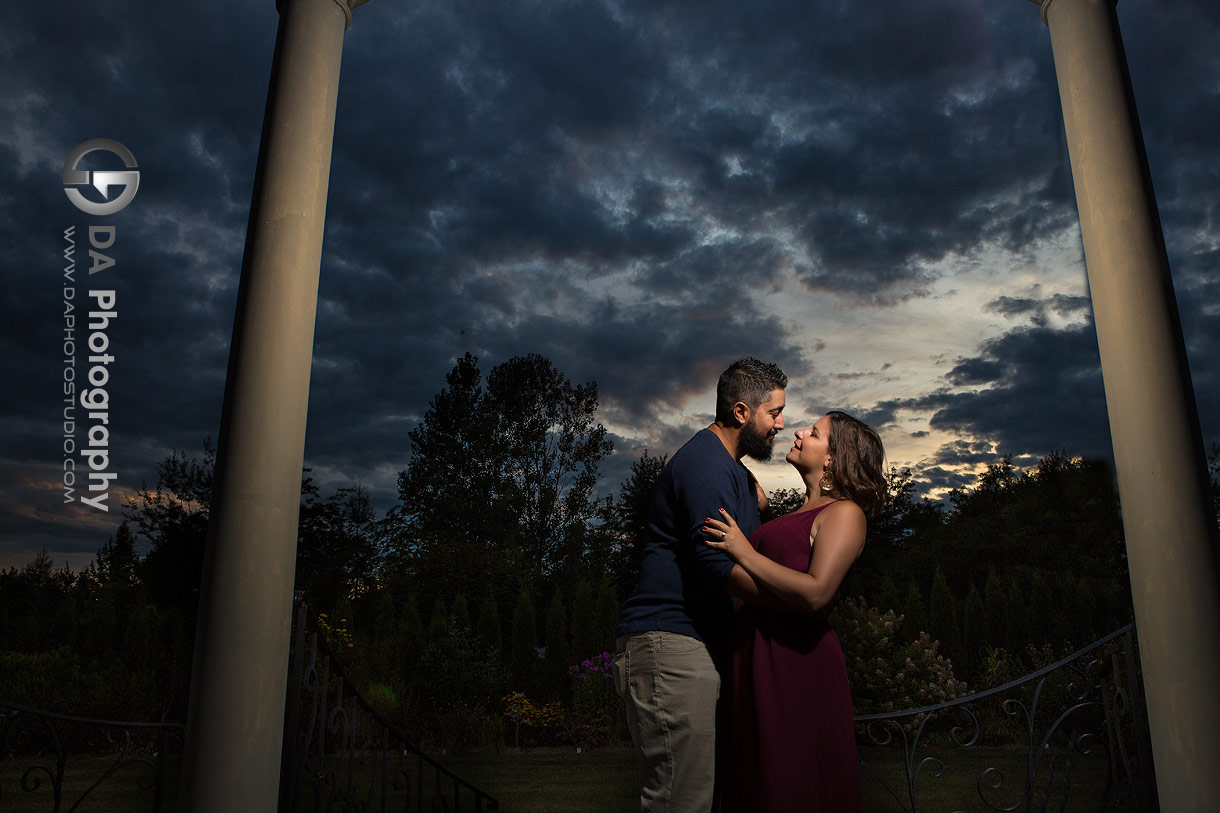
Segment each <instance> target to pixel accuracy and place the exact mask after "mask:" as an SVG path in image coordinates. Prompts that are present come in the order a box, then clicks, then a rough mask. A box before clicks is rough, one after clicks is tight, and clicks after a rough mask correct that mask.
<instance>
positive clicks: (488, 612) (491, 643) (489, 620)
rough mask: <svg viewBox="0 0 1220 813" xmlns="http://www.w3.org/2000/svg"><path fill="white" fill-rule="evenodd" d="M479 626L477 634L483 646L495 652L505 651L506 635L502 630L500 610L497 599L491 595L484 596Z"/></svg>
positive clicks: (480, 609) (480, 607) (480, 608)
mask: <svg viewBox="0 0 1220 813" xmlns="http://www.w3.org/2000/svg"><path fill="white" fill-rule="evenodd" d="M477 623H478V626H476V627H475V634H476V635H478V637H479V639H480V640H481V641H482V642H483V646H485V647H486V648H487V649H489V650H491V651H493V652H497V651H498V652H503V651H504V634H503V632H502V631H501V629H500V610H499V608H498V607H497V606H496V599H495V597H494V596H492V594H491V593H488V594H486V595H484V596H483V603H482V604H481V605H480V606H479V620H478V622H477Z"/></svg>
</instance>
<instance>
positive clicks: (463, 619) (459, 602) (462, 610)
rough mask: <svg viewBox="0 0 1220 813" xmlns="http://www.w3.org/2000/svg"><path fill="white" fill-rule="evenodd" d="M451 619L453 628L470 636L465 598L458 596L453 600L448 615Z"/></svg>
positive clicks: (468, 611) (468, 615)
mask: <svg viewBox="0 0 1220 813" xmlns="http://www.w3.org/2000/svg"><path fill="white" fill-rule="evenodd" d="M450 616H451V617H452V618H453V628H454V629H457V630H461V631H462V632H463V633H465V634H467V635H469V634H470V608H469V607H467V606H466V597H465V596H458V597H457V598H455V599H454V600H453V610H452V611H451V613H450Z"/></svg>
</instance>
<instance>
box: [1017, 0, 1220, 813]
mask: <svg viewBox="0 0 1220 813" xmlns="http://www.w3.org/2000/svg"><path fill="white" fill-rule="evenodd" d="M1036 1H1037V0H1035V2H1036ZM1114 3H1115V0H1045V2H1043V3H1042V4H1041V5H1042V19H1043V21H1044V22H1045V23H1046V24H1047V27H1048V28H1049V29H1050V36H1051V48H1052V50H1053V52H1054V57H1055V73H1056V74H1057V76H1058V80H1059V96H1060V100H1061V102H1062V104H1063V119H1064V124H1065V126H1066V130H1067V140H1068V150H1069V153H1070V156H1071V163H1072V177H1073V179H1074V181H1075V186H1076V203H1077V206H1078V208H1079V210H1080V229H1081V232H1082V234H1083V236H1084V254H1085V263H1086V265H1087V267H1088V274H1089V288H1090V290H1091V292H1092V298H1093V314H1094V317H1095V321H1096V324H1097V343H1098V346H1099V348H1100V350H1101V369H1102V377H1103V379H1104V381H1105V388H1106V404H1107V409H1108V411H1109V415H1110V432H1111V435H1112V439H1113V443H1114V460H1115V464H1116V468H1117V471H1118V488H1119V494H1120V497H1121V499H1122V512H1123V527H1124V530H1125V533H1126V538H1127V555H1128V564H1129V566H1130V571H1131V592H1132V596H1133V598H1134V601H1135V620H1136V626H1137V630H1138V635H1139V645H1140V661H1141V664H1142V667H1143V672H1144V686H1145V696H1146V698H1147V701H1148V719H1149V728H1150V731H1151V735H1152V748H1153V758H1154V760H1155V763H1156V774H1157V787H1158V792H1159V795H1160V802H1161V809H1162V810H1166V811H1169V810H1172V811H1175V813H1179V812H1181V811H1204V810H1214V809H1215V805H1216V804H1217V800H1218V799H1220V770H1218V766H1220V692H1217V691H1216V683H1217V681H1220V588H1218V583H1220V576H1218V570H1217V554H1216V541H1215V539H1214V535H1213V534H1214V530H1213V529H1214V525H1213V519H1212V517H1211V516H1210V502H1211V500H1210V495H1209V493H1208V481H1207V473H1206V466H1205V463H1204V458H1203V454H1204V453H1203V440H1202V436H1201V433H1200V430H1199V420H1198V414H1197V407H1196V405H1195V398H1194V392H1193V388H1192V386H1191V380H1190V371H1189V370H1188V368H1187V364H1186V350H1185V345H1184V343H1183V340H1182V329H1181V324H1180V322H1179V318H1178V310H1177V304H1176V302H1175V298H1174V293H1173V284H1172V282H1171V280H1170V276H1169V262H1168V259H1167V258H1166V254H1165V245H1164V238H1163V236H1162V234H1161V225H1160V219H1159V216H1158V214H1157V209H1156V201H1155V199H1154V197H1153V192H1152V183H1151V180H1150V177H1149V172H1148V163H1147V157H1146V156H1145V153H1144V145H1143V138H1142V136H1141V134H1140V129H1139V122H1138V120H1137V117H1136V113H1135V104H1134V101H1133V97H1132V92H1131V83H1130V78H1129V76H1128V74H1127V65H1126V57H1125V54H1124V53H1123V47H1122V40H1121V38H1120V36H1119V31H1118V20H1117V18H1116V16H1115V13H1114Z"/></svg>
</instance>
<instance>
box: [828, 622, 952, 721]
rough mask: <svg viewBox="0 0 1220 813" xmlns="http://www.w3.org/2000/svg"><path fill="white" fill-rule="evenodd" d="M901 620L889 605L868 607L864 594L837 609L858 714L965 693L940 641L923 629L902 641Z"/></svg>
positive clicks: (915, 705) (929, 702)
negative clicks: (940, 652)
mask: <svg viewBox="0 0 1220 813" xmlns="http://www.w3.org/2000/svg"><path fill="white" fill-rule="evenodd" d="M903 620H904V619H903V616H901V615H898V614H897V613H895V612H894V611H893V610H886V611H885V612H882V611H881V610H879V609H877V608H875V607H869V606H868V604H867V603H866V602H865V601H864V599H863V598H859V599H855V600H853V599H844V600H843V601H842V602H841V603H840V604H839V606H838V608H837V609H836V610H835V616H834V626H835V629H836V631H837V632H838V634H839V639H840V642H841V643H842V645H843V655H844V657H845V658H846V660H847V675H848V678H849V679H850V681H851V694H852V702H853V704H854V706H855V708H856V711H857V713H861V714H875V713H882V712H890V711H902V710H903V709H910V708H918V707H920V706H931V705H935V704H937V703H944V702H946V701H949V700H952V699H954V698H957V697H961V696H963V695H965V694H966V693H967V689H966V684H965V683H964V682H963V681H960V680H958V679H957V678H956V677H955V676H954V674H953V663H952V661H950V660H949V659H948V658H946V657H945V656H943V655H940V654H938V650H939V649H940V642H939V641H934V640H932V637H931V636H930V635H928V634H927V633H926V632H921V633H919V634H918V635H917V636H916V637H914V638H913V639H910V638H908V639H906V640H904V639H903V637H902V636H901V630H902V622H903Z"/></svg>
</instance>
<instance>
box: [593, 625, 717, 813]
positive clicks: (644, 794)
mask: <svg viewBox="0 0 1220 813" xmlns="http://www.w3.org/2000/svg"><path fill="white" fill-rule="evenodd" d="M615 648H616V650H617V653H616V654H615V656H614V686H615V689H616V690H617V691H618V694H619V696H620V697H621V698H623V702H624V704H625V705H626V707H627V728H628V730H630V732H631V740H632V742H634V743H635V747H636V750H637V751H638V752H639V757H640V810H641V811H643V813H654V812H655V813H707V811H709V810H711V809H712V803H713V798H714V796H713V792H714V789H715V782H716V699H717V698H718V697H719V695H720V674H719V673H718V672H717V671H716V667H715V665H714V664H713V663H712V657H711V655H710V654H708V651H707V647H706V646H705V645H704V644H703V642H701V641H697V640H695V639H694V638H690V637H688V636H686V635H678V634H676V633H672V632H640V633H635V634H634V635H626V636H623V637H621V638H619V639H618V641H617V642H616V643H615Z"/></svg>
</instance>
